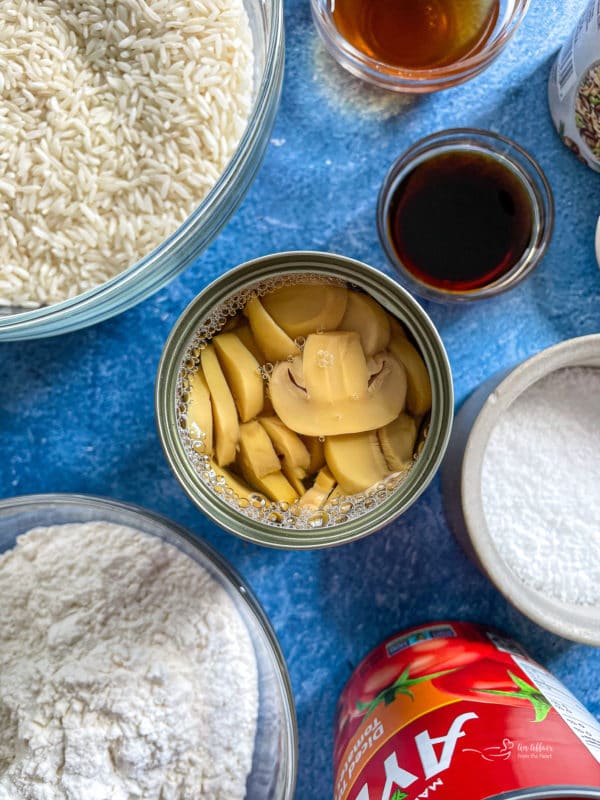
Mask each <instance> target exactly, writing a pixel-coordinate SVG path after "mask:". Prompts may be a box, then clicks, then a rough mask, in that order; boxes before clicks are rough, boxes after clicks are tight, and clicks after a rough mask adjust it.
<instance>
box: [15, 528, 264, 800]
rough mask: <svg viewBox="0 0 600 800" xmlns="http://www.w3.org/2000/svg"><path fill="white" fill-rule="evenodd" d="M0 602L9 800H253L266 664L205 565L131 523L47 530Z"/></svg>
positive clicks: (20, 560)
mask: <svg viewBox="0 0 600 800" xmlns="http://www.w3.org/2000/svg"><path fill="white" fill-rule="evenodd" d="M0 597H1V598H2V615H1V618H0V800H133V798H136V799H137V798H140V799H143V800H232V798H243V797H244V796H245V785H246V777H247V775H248V773H249V771H250V768H251V762H252V753H253V748H254V737H255V731H256V719H257V708H258V678H257V666H256V659H255V656H254V651H253V647H252V642H251V640H250V637H249V634H248V631H247V629H246V627H245V625H244V623H243V622H242V620H241V618H240V616H239V615H238V612H237V611H236V609H235V606H234V604H233V602H232V600H231V599H230V598H229V596H228V595H227V594H226V592H225V591H224V590H223V589H222V588H221V587H220V586H219V585H218V584H217V583H216V582H215V580H214V579H213V578H212V577H211V576H210V575H209V574H208V573H207V572H206V570H204V569H203V568H202V567H200V566H199V565H198V564H196V562H194V561H193V560H192V559H190V558H188V557H187V556H185V555H184V554H183V553H181V552H180V551H179V550H177V549H176V548H175V547H173V546H171V545H168V544H165V543H163V542H162V541H160V540H159V539H157V538H155V537H151V536H148V535H146V534H143V533H140V532H139V531H135V530H133V529H131V528H127V527H121V526H117V525H113V524H108V523H105V522H93V523H86V524H70V525H62V526H56V527H51V528H36V529H35V530H33V531H30V532H29V533H27V534H25V535H24V536H21V537H20V538H19V540H18V542H17V546H16V547H15V548H14V549H13V550H11V551H8V552H7V553H5V554H4V555H3V556H2V557H0Z"/></svg>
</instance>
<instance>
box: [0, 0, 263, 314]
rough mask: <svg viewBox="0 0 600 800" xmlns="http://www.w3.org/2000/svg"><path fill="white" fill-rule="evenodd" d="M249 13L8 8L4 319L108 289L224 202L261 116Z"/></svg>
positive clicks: (150, 1)
mask: <svg viewBox="0 0 600 800" xmlns="http://www.w3.org/2000/svg"><path fill="white" fill-rule="evenodd" d="M252 72H253V52H252V35H251V32H250V26H249V22H248V18H247V15H246V12H245V10H244V6H243V0H94V1H93V2H91V0H43V2H40V1H39V0H2V2H1V3H0V306H21V307H26V308H27V307H30V308H34V307H37V306H40V305H47V304H51V303H56V302H59V301H60V300H64V299H66V298H69V297H74V296H76V295H78V294H80V293H81V292H84V291H86V290H87V289H90V288H92V287H94V286H97V285H99V284H101V283H103V282H104V281H106V280H108V279H109V278H111V277H112V276H114V275H116V274H118V273H119V272H121V271H122V270H124V269H125V268H126V267H128V266H130V265H131V264H133V263H134V262H135V261H136V260H138V259H139V258H140V257H141V256H143V255H145V254H146V253H148V252H150V251H151V250H152V249H153V248H155V247H156V246H157V245H158V244H159V243H160V242H162V241H163V240H164V239H165V238H166V237H167V236H168V235H170V234H171V233H173V232H174V231H175V230H176V229H177V227H178V226H179V225H180V224H181V223H182V222H183V221H184V220H185V219H186V217H188V216H189V214H190V213H191V212H192V210H193V209H194V208H195V207H196V206H197V205H198V204H199V202H200V201H201V200H202V198H203V197H204V196H205V195H206V194H207V193H208V191H209V190H210V189H211V188H212V186H213V185H214V183H215V181H216V180H217V179H218V177H219V175H220V174H221V173H222V171H223V170H224V168H225V166H226V165H227V163H228V161H229V159H230V158H231V156H232V154H233V152H234V150H235V148H236V146H237V144H238V142H239V140H240V138H241V135H242V133H243V131H244V128H245V125H246V122H247V118H248V114H249V111H250V108H251V104H252V92H253V86H252Z"/></svg>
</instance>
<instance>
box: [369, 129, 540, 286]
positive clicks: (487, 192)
mask: <svg viewBox="0 0 600 800" xmlns="http://www.w3.org/2000/svg"><path fill="white" fill-rule="evenodd" d="M553 224H554V203H553V200H552V192H551V189H550V186H549V184H548V181H547V179H546V177H545V175H544V173H543V172H542V169H541V168H540V166H539V165H538V164H537V162H536V161H534V159H533V158H532V157H531V156H530V155H529V154H528V153H527V152H526V151H525V150H523V149H522V148H521V147H519V145H517V144H516V143H515V142H512V141H510V140H509V139H506V138H504V137H503V136H499V135H498V134H495V133H491V132H488V131H481V130H476V129H471V128H457V129H452V130H447V131H441V132H439V133H435V134H432V135H431V136H427V137H426V138H424V139H421V140H420V141H419V142H417V143H416V144H415V145H413V146H412V147H411V148H410V149H409V150H407V151H406V152H405V153H404V154H403V155H402V156H400V158H398V159H397V160H396V161H395V162H394V164H393V165H392V166H391V168H390V170H389V172H388V174H387V175H386V177H385V180H384V182H383V184H382V187H381V190H380V193H379V199H378V203H377V227H378V230H379V237H380V240H381V243H382V246H383V248H384V250H385V252H386V255H387V257H388V258H389V260H390V262H391V263H392V265H393V266H394V267H395V268H396V270H397V272H398V273H399V276H400V279H401V282H402V283H404V284H405V285H406V286H407V288H409V289H410V290H411V291H413V292H415V293H416V294H418V295H420V296H422V297H426V298H428V299H430V300H437V301H441V302H453V301H469V300H476V299H480V298H484V297H491V296H493V295H496V294H499V293H500V292H504V291H506V290H507V289H510V288H512V287H513V286H515V285H516V284H517V283H519V282H520V281H522V280H523V279H524V278H525V277H526V276H527V275H528V274H529V273H530V272H531V271H532V270H533V269H534V267H535V266H536V265H537V264H538V263H539V262H540V260H541V259H542V257H543V256H544V253H545V252H546V249H547V247H548V244H549V242H550V238H551V235H552V228H553Z"/></svg>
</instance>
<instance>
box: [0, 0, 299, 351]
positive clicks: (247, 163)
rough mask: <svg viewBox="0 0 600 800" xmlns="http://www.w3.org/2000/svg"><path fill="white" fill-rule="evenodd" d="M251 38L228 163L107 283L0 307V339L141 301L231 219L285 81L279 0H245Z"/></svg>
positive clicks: (34, 334)
mask: <svg viewBox="0 0 600 800" xmlns="http://www.w3.org/2000/svg"><path fill="white" fill-rule="evenodd" d="M244 5H245V7H246V11H247V13H248V19H249V21H250V27H251V30H252V38H253V41H254V62H255V63H254V87H255V88H254V104H253V107H252V111H251V113H250V117H249V120H248V124H247V126H246V130H245V132H244V134H243V136H242V138H241V140H240V143H239V144H238V147H237V149H236V151H235V153H234V155H233V158H232V159H231V161H230V162H229V164H228V166H227V168H226V169H225V171H224V172H223V174H222V175H221V177H220V178H219V180H218V181H217V183H216V184H215V185H214V186H213V188H212V190H211V191H210V192H209V194H208V195H207V196H206V197H205V199H204V200H203V201H202V203H200V205H199V206H198V208H197V209H196V210H195V211H194V212H193V213H192V214H191V215H190V216H189V217H188V219H187V220H186V221H185V222H184V223H183V225H181V226H180V227H179V228H178V229H177V230H176V231H175V233H173V234H172V235H171V236H170V237H169V238H168V239H166V240H165V241H164V242H162V244H160V245H159V246H158V247H157V248H156V249H155V250H153V251H152V252H151V253H148V254H147V255H146V256H144V257H143V258H142V259H140V260H139V261H138V262H137V263H135V264H133V265H132V266H130V267H128V268H127V269H126V270H124V271H123V272H121V273H119V274H118V275H116V276H115V277H114V278H111V279H110V280H109V281H106V282H105V283H103V284H101V285H100V286H97V287H96V288H94V289H90V290H89V291H87V292H84V293H83V294H80V295H77V297H73V298H71V299H69V300H65V301H63V302H61V303H55V304H53V305H50V306H46V307H43V308H36V309H33V310H23V309H19V308H0V342H1V341H14V340H18V339H38V338H42V337H44V336H54V335H56V334H59V333H67V332H69V331H73V330H77V329H78V328H84V327H86V326H88V325H95V324H96V323H98V322H102V321H103V320H105V319H108V318H109V317H112V316H114V315H115V314H120V313H121V312H122V311H125V310H126V309H128V308H130V307H131V306H133V305H135V304H136V303H139V302H141V301H142V300H144V299H145V298H146V297H148V296H149V295H151V294H153V293H154V292H156V291H158V289H160V288H161V287H162V286H164V285H165V284H166V283H168V282H169V281H170V280H171V279H172V278H174V277H175V276H176V275H178V274H179V273H180V272H182V271H183V270H184V269H185V268H186V267H188V266H189V265H190V264H191V263H192V261H194V260H195V259H196V258H198V256H199V255H200V254H201V253H202V251H203V250H205V249H206V247H208V245H209V244H210V243H211V241H212V240H213V239H214V238H215V237H216V236H217V234H218V233H219V232H220V231H221V229H222V228H223V227H224V226H225V224H226V223H227V222H228V220H229V218H230V217H231V216H232V215H233V213H234V211H235V210H236V209H237V207H238V206H239V204H240V203H241V201H242V200H243V198H244V195H245V194H246V192H247V191H248V189H249V188H250V185H251V183H252V181H253V180H254V177H255V175H256V173H257V171H258V168H259V166H260V164H261V162H262V159H263V156H264V154H265V151H266V149H267V144H268V142H269V136H270V133H271V129H272V127H273V122H274V120H275V115H276V113H277V108H278V105H279V97H280V94H281V83H282V79H283V61H284V34H283V0H244Z"/></svg>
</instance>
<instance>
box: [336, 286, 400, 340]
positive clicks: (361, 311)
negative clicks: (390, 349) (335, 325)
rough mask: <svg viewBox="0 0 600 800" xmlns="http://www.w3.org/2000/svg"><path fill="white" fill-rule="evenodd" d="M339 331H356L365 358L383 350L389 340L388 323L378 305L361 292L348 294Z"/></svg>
mask: <svg viewBox="0 0 600 800" xmlns="http://www.w3.org/2000/svg"><path fill="white" fill-rule="evenodd" d="M340 330H343V331H356V332H357V333H358V334H359V335H360V343H361V344H362V348H363V350H364V353H365V355H366V356H372V355H374V354H375V353H379V352H380V350H385V348H386V347H387V345H388V342H389V340H390V321H389V319H388V316H387V314H386V313H385V311H384V310H383V308H382V307H381V306H380V305H379V303H378V302H377V301H376V300H374V299H373V298H372V297H371V296H370V295H368V294H364V293H363V292H349V293H348V304H347V306H346V313H345V314H344V318H343V319H342V321H341V322H340Z"/></svg>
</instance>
